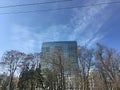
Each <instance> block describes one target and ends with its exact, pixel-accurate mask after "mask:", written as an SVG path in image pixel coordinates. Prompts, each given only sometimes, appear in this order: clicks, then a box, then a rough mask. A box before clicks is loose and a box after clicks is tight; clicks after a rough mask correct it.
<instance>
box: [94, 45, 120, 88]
mask: <svg viewBox="0 0 120 90" xmlns="http://www.w3.org/2000/svg"><path fill="white" fill-rule="evenodd" d="M96 67H97V69H98V71H99V75H100V76H101V80H103V83H104V85H105V86H104V89H105V90H108V89H111V90H112V89H115V90H119V89H120V86H119V82H120V78H119V77H120V74H119V69H120V54H119V53H118V52H116V51H115V50H114V49H111V48H108V47H106V46H103V45H100V44H97V50H96Z"/></svg>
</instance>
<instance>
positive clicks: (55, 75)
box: [0, 43, 120, 90]
mask: <svg viewBox="0 0 120 90" xmlns="http://www.w3.org/2000/svg"><path fill="white" fill-rule="evenodd" d="M63 58H65V57H64V55H63V53H62V52H61V51H60V50H54V51H53V53H52V54H51V55H47V56H42V54H41V53H34V54H25V53H24V52H20V51H16V50H11V51H6V52H5V53H4V54H3V56H2V58H1V62H0V65H1V66H2V67H4V68H3V69H4V72H5V73H4V74H1V75H0V84H1V88H2V90H16V89H18V90H41V89H42V90H120V53H119V52H118V51H116V50H115V49H112V48H109V47H107V46H104V45H101V44H99V43H97V44H96V46H95V47H94V48H92V49H88V48H87V47H85V46H80V47H78V48H77V60H78V68H74V67H73V65H72V64H73V62H72V60H71V59H72V58H71V57H69V58H65V59H64V60H63ZM41 60H43V62H40V61H41ZM41 64H43V65H44V66H45V67H44V68H41ZM71 68H74V70H73V73H72V74H69V71H71ZM15 79H18V80H16V82H15Z"/></svg>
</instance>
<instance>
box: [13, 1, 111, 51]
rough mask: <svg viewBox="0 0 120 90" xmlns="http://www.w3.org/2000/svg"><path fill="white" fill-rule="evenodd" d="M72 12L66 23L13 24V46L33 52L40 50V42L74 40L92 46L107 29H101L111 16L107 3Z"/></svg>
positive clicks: (102, 36) (101, 37)
mask: <svg viewBox="0 0 120 90" xmlns="http://www.w3.org/2000/svg"><path fill="white" fill-rule="evenodd" d="M103 1H104V2H110V1H111V0H103ZM100 2H102V1H101V0H97V1H96V0H94V1H91V0H90V1H89V2H87V3H84V4H91V3H100ZM73 13H74V14H73V17H71V22H70V23H69V24H67V25H63V24H54V25H51V26H48V27H46V28H36V27H26V26H20V25H13V28H12V35H13V36H12V42H13V47H15V49H18V50H22V51H24V52H35V51H36V49H37V51H40V49H41V44H42V42H47V41H65V40H76V41H78V43H79V44H80V45H86V44H87V45H88V46H92V45H93V44H95V43H96V42H98V41H100V40H101V39H103V38H104V36H105V32H107V31H101V30H102V29H101V28H102V27H103V26H104V24H105V23H106V21H107V20H108V19H109V18H110V16H111V10H109V9H108V5H107V4H106V5H101V6H95V7H89V8H82V9H75V10H73ZM35 31H37V32H35Z"/></svg>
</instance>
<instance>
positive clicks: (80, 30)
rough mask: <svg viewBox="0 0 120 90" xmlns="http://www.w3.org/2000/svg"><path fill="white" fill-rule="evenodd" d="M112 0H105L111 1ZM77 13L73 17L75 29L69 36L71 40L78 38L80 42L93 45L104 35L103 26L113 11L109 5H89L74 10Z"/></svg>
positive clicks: (99, 0) (98, 1)
mask: <svg viewBox="0 0 120 90" xmlns="http://www.w3.org/2000/svg"><path fill="white" fill-rule="evenodd" d="M110 1H111V0H104V2H110ZM100 2H102V1H101V0H96V1H94V0H93V1H89V2H87V3H85V4H86V5H87V4H91V3H92V4H93V3H94V4H95V3H100ZM74 12H75V15H74V17H73V19H71V23H73V26H74V30H73V34H71V36H70V37H69V39H70V40H77V41H78V42H79V44H81V45H85V44H88V46H91V45H92V44H94V43H96V42H98V41H99V40H101V39H102V38H103V37H104V33H103V34H102V33H101V31H100V30H101V28H102V26H103V25H104V24H105V22H106V21H107V20H108V19H109V17H110V16H111V11H110V10H108V5H107V4H106V5H101V6H95V7H88V8H82V9H76V10H74Z"/></svg>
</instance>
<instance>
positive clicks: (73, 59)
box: [41, 41, 78, 74]
mask: <svg viewBox="0 0 120 90" xmlns="http://www.w3.org/2000/svg"><path fill="white" fill-rule="evenodd" d="M41 50H42V51H41V54H42V57H44V59H45V58H47V59H48V60H49V59H50V58H48V57H55V54H58V55H59V56H61V60H62V64H63V65H66V66H63V67H64V68H65V67H67V69H66V71H65V72H66V74H71V73H72V72H73V71H75V69H76V68H78V58H77V42H76V41H58V42H44V43H43V44H42V49H41ZM56 51H57V52H56ZM53 53H54V54H53ZM44 59H42V60H43V61H44ZM58 62H59V61H58ZM41 64H42V65H41V66H43V67H45V64H44V63H42V62H41Z"/></svg>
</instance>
